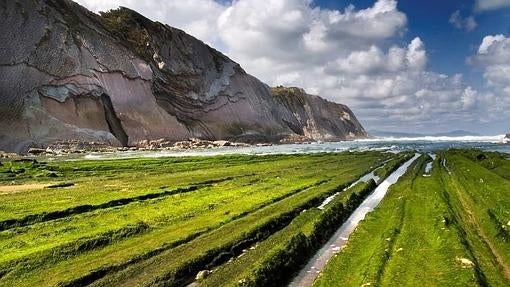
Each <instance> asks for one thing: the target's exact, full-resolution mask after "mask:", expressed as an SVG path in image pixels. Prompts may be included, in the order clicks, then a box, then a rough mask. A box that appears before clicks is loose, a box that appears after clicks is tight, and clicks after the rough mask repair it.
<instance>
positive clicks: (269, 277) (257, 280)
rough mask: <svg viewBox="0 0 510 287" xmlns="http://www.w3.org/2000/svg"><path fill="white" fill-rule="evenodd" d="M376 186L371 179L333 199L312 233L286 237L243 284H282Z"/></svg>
mask: <svg viewBox="0 0 510 287" xmlns="http://www.w3.org/2000/svg"><path fill="white" fill-rule="evenodd" d="M375 187H376V183H375V181H373V180H370V181H369V182H367V183H360V184H358V185H356V186H354V187H353V188H351V189H350V190H348V191H345V193H346V195H344V196H342V197H339V198H337V199H335V200H333V201H332V202H331V203H330V204H329V205H328V207H327V208H326V209H324V211H323V212H321V213H320V214H319V215H318V216H317V218H316V219H315V221H314V223H313V225H312V226H313V227H312V230H311V232H310V233H309V234H306V233H302V232H299V233H297V234H295V235H294V236H292V237H291V238H289V239H287V240H286V241H285V243H284V244H283V246H282V247H281V248H277V249H276V250H273V252H271V253H270V254H268V256H265V258H264V259H263V260H262V261H261V262H260V263H259V264H258V266H256V267H255V268H254V270H253V272H252V274H251V275H249V276H248V278H244V279H241V280H242V281H240V282H241V283H242V284H241V285H242V286H257V287H259V286H260V287H261V286H283V285H284V284H285V283H286V282H287V281H288V280H289V279H291V276H292V274H294V272H296V271H298V270H299V269H300V267H301V266H303V264H304V263H306V261H307V260H308V259H309V258H310V257H311V256H312V255H313V254H314V253H315V252H316V251H317V250H318V249H320V248H321V247H322V246H323V245H324V243H325V242H327V241H328V240H329V238H330V237H331V236H332V235H333V234H334V233H335V231H336V230H337V229H338V228H339V227H340V225H341V224H342V223H343V222H344V221H345V220H346V219H347V218H348V217H349V216H350V214H351V213H352V212H353V211H354V210H355V209H356V208H357V207H358V206H359V204H360V203H361V202H362V201H363V200H364V199H365V198H366V197H367V196H368V194H370V192H372V191H373V190H374V188H375ZM238 282H239V281H238Z"/></svg>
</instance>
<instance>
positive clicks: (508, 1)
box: [475, 0, 510, 11]
mask: <svg viewBox="0 0 510 287" xmlns="http://www.w3.org/2000/svg"><path fill="white" fill-rule="evenodd" d="M509 6H510V0H476V3H475V10H477V11H490V10H497V9H501V8H504V7H509Z"/></svg>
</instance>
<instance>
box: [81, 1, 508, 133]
mask: <svg viewBox="0 0 510 287" xmlns="http://www.w3.org/2000/svg"><path fill="white" fill-rule="evenodd" d="M77 2H78V3H80V4H81V5H83V6H85V7H87V8H89V9H90V10H92V11H95V12H98V11H105V10H109V9H113V8H116V7H118V6H124V7H128V8H131V9H133V10H135V11H137V12H139V13H141V14H143V15H145V16H146V17H148V18H150V19H152V20H155V21H160V22H162V23H165V24H168V25H170V26H174V27H177V28H180V29H183V30H184V31H186V32H187V33H189V34H191V35H193V36H195V37H197V38H198V39H200V40H202V41H204V42H205V43H207V44H208V45H211V46H212V47H214V48H216V49H218V50H219V51H221V52H223V53H225V54H226V55H228V56H229V57H230V58H232V59H233V60H234V61H236V62H238V63H240V64H241V66H242V67H243V68H244V69H245V70H246V71H247V72H248V73H250V74H252V75H254V76H256V77H258V78H259V79H260V80H262V81H264V82H265V83H267V84H269V85H271V86H276V85H284V86H298V87H302V88H304V89H305V90H306V91H307V92H308V93H310V94H317V95H320V96H322V97H324V98H326V99H328V100H331V101H335V102H338V103H343V104H346V105H348V106H349V107H350V108H351V109H352V110H353V111H354V113H355V114H356V116H357V118H358V120H360V122H361V123H362V124H363V125H364V127H365V128H366V129H367V130H384V131H399V132H413V133H415V132H421V133H433V132H445V131H451V130H458V129H463V130H468V131H471V132H477V133H480V134H485V135H494V134H502V133H507V132H510V0H470V1H465V0H464V1H460V0H448V1H445V0H427V1H415V0H400V1H397V0H376V1H375V0H359V1H354V0H336V1H335V0H266V1H260V0H235V1H228V0H216V1H215V0H145V1H137V0H109V1H104V0H77Z"/></svg>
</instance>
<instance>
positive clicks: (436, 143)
mask: <svg viewBox="0 0 510 287" xmlns="http://www.w3.org/2000/svg"><path fill="white" fill-rule="evenodd" d="M451 148H475V149H481V150H487V151H499V152H504V153H509V154H510V144H505V143H504V135H498V136H478V137H474V136H469V137H422V138H375V139H364V140H355V141H344V142H324V143H310V144H284V145H272V146H250V147H222V148H213V149H194V150H186V151H172V150H162V151H123V152H113V153H90V154H85V155H83V156H82V157H81V158H83V159H114V158H136V157H149V158H150V157H169V156H211V155H224V154H251V155H265V154H299V153H319V152H342V151H367V150H378V151H389V152H401V151H405V150H416V151H419V152H433V151H437V150H446V149H451Z"/></svg>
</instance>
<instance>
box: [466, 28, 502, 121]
mask: <svg viewBox="0 0 510 287" xmlns="http://www.w3.org/2000/svg"><path fill="white" fill-rule="evenodd" d="M468 62H469V63H471V64H473V65H475V66H477V67H479V68H481V69H483V72H484V73H483V76H484V78H485V80H486V83H487V87H488V89H489V92H488V93H487V95H486V99H485V101H486V102H487V109H488V111H489V112H491V113H492V114H494V115H499V116H500V117H503V116H504V118H506V119H508V120H510V112H508V111H509V110H510V38H509V37H506V36H504V35H501V34H500V35H488V36H485V37H484V38H483V40H482V42H481V44H480V46H479V47H478V52H477V53H476V55H474V56H472V57H471V58H469V59H468Z"/></svg>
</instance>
